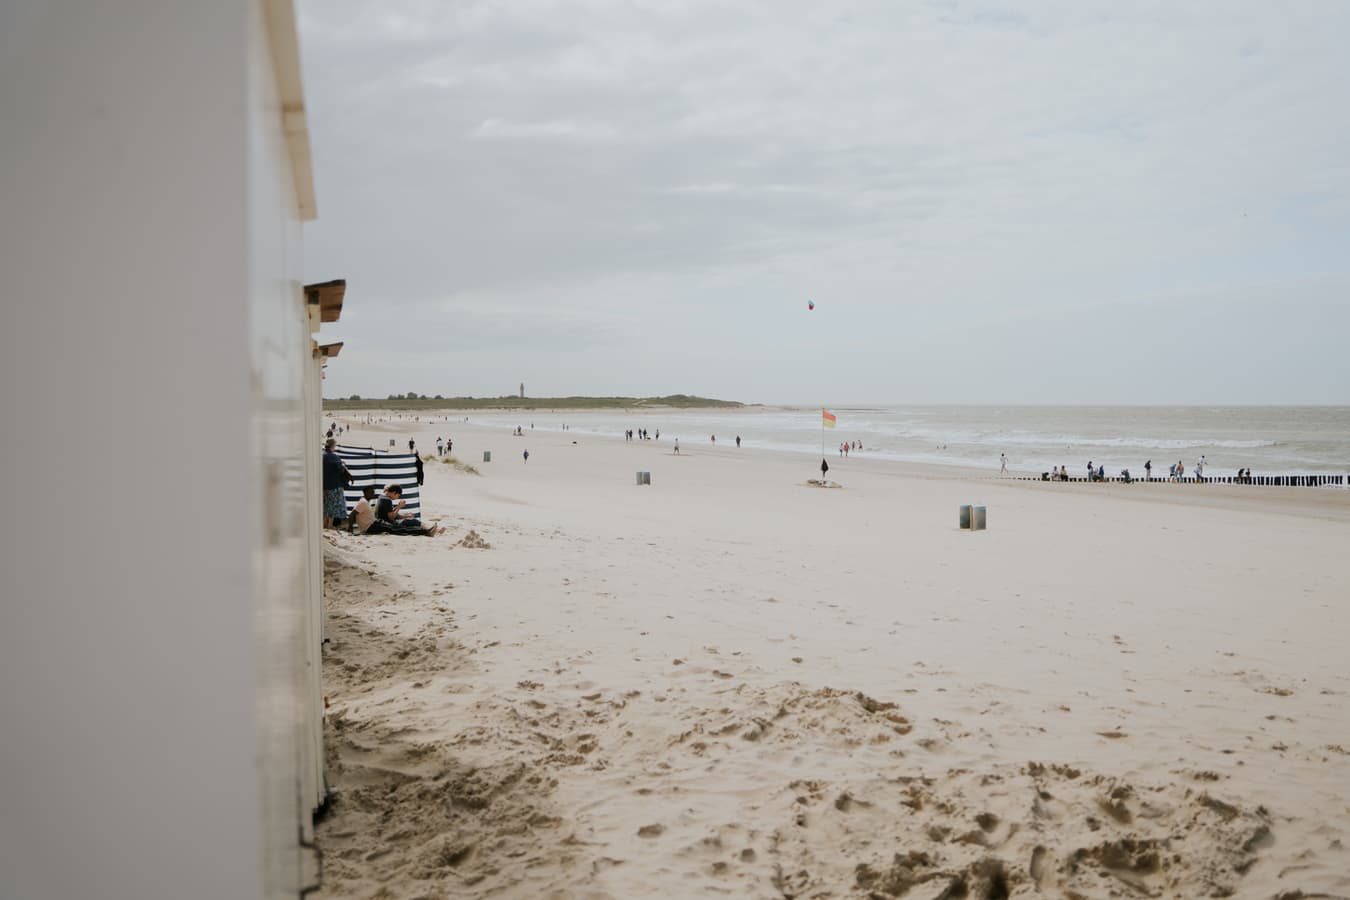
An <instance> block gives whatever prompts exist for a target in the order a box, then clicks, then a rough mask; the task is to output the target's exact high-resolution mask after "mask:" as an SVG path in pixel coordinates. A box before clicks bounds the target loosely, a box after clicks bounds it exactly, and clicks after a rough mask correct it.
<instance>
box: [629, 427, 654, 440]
mask: <svg viewBox="0 0 1350 900" xmlns="http://www.w3.org/2000/svg"><path fill="white" fill-rule="evenodd" d="M623 439H624V440H625V441H633V440H637V441H650V440H652V439H653V438H652V435H651V434H649V433H648V432H647V429H645V428H637V429H633V428H630V429H628V430H627V431H625V432H624V433H623ZM655 439H656V440H658V441H659V440H661V429H659V428H658V429H656V438H655Z"/></svg>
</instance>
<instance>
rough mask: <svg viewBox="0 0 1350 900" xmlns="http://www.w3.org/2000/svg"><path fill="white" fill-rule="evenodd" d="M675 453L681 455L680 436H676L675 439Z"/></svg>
mask: <svg viewBox="0 0 1350 900" xmlns="http://www.w3.org/2000/svg"><path fill="white" fill-rule="evenodd" d="M675 455H676V456H679V455H680V439H679V438H676V439H675Z"/></svg>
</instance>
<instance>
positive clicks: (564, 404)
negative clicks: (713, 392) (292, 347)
mask: <svg viewBox="0 0 1350 900" xmlns="http://www.w3.org/2000/svg"><path fill="white" fill-rule="evenodd" d="M744 405H745V404H744V403H738V402H736V401H735V400H713V399H711V398H709V397H694V396H692V395H690V394H671V395H669V396H667V397H441V396H435V397H428V396H426V395H420V396H419V395H417V394H400V395H397V396H392V397H385V398H384V399H379V400H377V399H375V398H373V397H370V398H363V397H360V396H357V395H352V396H351V397H339V398H334V399H325V400H324V401H323V408H324V409H326V410H339V409H394V410H406V409H419V410H420V409H640V408H642V407H665V408H671V407H673V408H676V409H703V408H719V409H730V408H735V407H740V406H744Z"/></svg>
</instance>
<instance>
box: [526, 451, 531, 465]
mask: <svg viewBox="0 0 1350 900" xmlns="http://www.w3.org/2000/svg"><path fill="white" fill-rule="evenodd" d="M529 461H530V451H528V450H526V451H525V462H527V463H528V462H529Z"/></svg>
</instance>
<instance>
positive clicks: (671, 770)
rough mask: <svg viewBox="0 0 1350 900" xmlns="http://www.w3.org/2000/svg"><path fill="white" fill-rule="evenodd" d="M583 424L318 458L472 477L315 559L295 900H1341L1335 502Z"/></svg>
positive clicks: (1349, 823) (1345, 681)
mask: <svg viewBox="0 0 1350 900" xmlns="http://www.w3.org/2000/svg"><path fill="white" fill-rule="evenodd" d="M344 421H349V422H355V421H357V419H356V417H354V416H353V417H350V418H345V419H344ZM615 422H616V425H615V431H616V436H615V437H613V438H610V439H600V438H595V437H591V436H586V437H578V436H576V435H575V434H570V433H567V432H562V431H558V430H550V431H548V432H547V433H545V432H544V431H542V430H541V431H528V430H527V431H526V434H525V436H524V437H513V436H511V435H510V434H509V433H508V431H507V430H506V429H504V428H499V427H495V428H490V429H489V428H485V427H480V426H475V425H471V424H470V425H465V424H461V423H452V424H450V425H445V424H442V423H420V424H419V423H413V422H407V421H405V422H401V423H396V424H389V425H383V426H377V427H375V428H369V429H363V428H362V427H361V426H359V425H358V426H357V427H356V428H355V430H354V431H353V432H351V433H350V434H348V435H345V436H344V438H343V440H344V441H347V442H351V443H358V444H371V445H375V446H381V445H384V444H387V443H388V438H389V437H396V438H397V439H398V444H399V446H400V447H405V446H406V443H407V438H408V437H409V436H412V437H415V438H416V439H417V443H418V446H419V449H421V450H422V451H423V452H424V453H426V452H431V451H432V449H433V448H434V444H435V437H436V435H437V434H438V433H449V434H453V437H454V441H455V456H456V457H458V458H459V459H460V460H463V461H465V462H466V463H470V464H472V465H473V466H474V467H476V469H477V470H478V474H474V473H472V472H468V471H464V470H463V469H461V468H456V467H453V466H451V465H449V464H442V463H439V462H428V463H427V464H426V485H425V488H424V494H423V506H424V518H425V519H440V520H441V522H442V524H443V525H445V526H446V529H447V530H446V533H445V534H443V535H441V536H439V537H434V538H407V537H394V536H381V537H370V536H357V535H351V534H347V533H338V532H327V533H326V535H325V540H326V545H325V550H326V563H325V578H326V598H327V604H328V610H327V612H328V621H327V629H326V634H327V637H328V643H327V645H326V656H325V659H324V673H323V677H324V684H325V692H326V694H327V702H328V710H327V714H326V728H327V748H328V755H329V769H328V772H329V781H330V787H331V789H332V800H331V804H330V807H329V809H328V811H327V813H326V816H325V817H324V818H323V819H322V820H321V821H320V823H319V825H318V827H317V840H318V844H319V847H320V848H321V850H322V852H323V870H324V874H323V888H322V891H321V892H320V893H319V894H318V896H320V897H325V898H339V897H344V898H345V897H359V898H441V897H549V898H602V897H614V898H625V897H648V896H651V897H658V896H659V897H702V896H730V897H755V898H758V897H765V898H770V897H803V898H824V897H831V898H840V897H864V898H889V897H909V898H923V900H933V898H960V897H969V898H1001V897H1033V896H1046V897H1064V898H1097V897H1210V896H1216V897H1217V896H1233V897H1254V898H1255V897H1262V898H1275V897H1279V898H1284V900H1293V898H1298V897H1346V896H1350V849H1347V847H1346V844H1347V842H1350V703H1348V701H1350V667H1348V666H1347V665H1346V663H1345V659H1346V654H1345V649H1344V643H1345V638H1346V635H1347V634H1350V602H1348V601H1350V556H1347V554H1346V548H1347V546H1350V491H1343V490H1317V489H1280V488H1266V489H1255V488H1242V487H1221V486H1213V485H1202V486H1179V485H1171V484H1135V485H1086V484H1051V483H1040V482H1024V481H1012V480H1001V479H998V478H996V477H994V476H993V474H992V471H991V472H973V471H972V472H963V471H958V470H938V469H932V468H922V467H918V466H913V465H903V464H899V463H888V462H882V461H878V460H870V459H868V457H867V455H866V453H862V454H859V455H854V456H853V457H852V458H850V459H847V460H845V459H840V458H839V457H838V455H837V454H835V453H831V454H830V456H829V462H830V466H831V471H830V478H831V479H832V480H833V481H835V482H837V483H838V484H839V485H840V486H839V487H838V488H831V489H821V488H816V487H811V486H808V484H807V481H808V479H811V478H814V477H819V470H818V466H819V460H818V459H814V458H812V457H804V456H795V455H791V454H786V453H773V452H766V451H761V450H757V449H756V448H754V447H752V446H746V447H742V448H740V449H737V448H736V447H734V446H729V445H728V443H729V442H727V441H726V440H725V439H723V440H719V442H718V444H717V445H716V447H713V446H711V445H710V444H709V443H708V440H707V435H692V434H691V435H679V437H680V439H681V440H680V444H681V452H680V454H679V455H678V456H675V455H673V454H672V446H671V438H673V437H675V435H673V434H670V433H669V432H663V435H662V440H661V441H660V442H653V441H635V442H632V443H628V442H625V441H624V440H622V438H621V437H619V436H618V433H619V432H620V431H621V429H622V428H623V427H625V425H624V424H622V419H621V417H619V416H616V419H615ZM525 449H528V450H529V452H530V457H529V461H528V463H525V462H524V461H523V459H522V452H523V451H524V450H525ZM484 450H491V451H492V456H493V461H492V462H490V463H484V462H482V461H481V460H482V455H483V451H484ZM639 470H645V471H650V472H651V476H652V484H651V485H650V486H637V485H635V483H634V481H635V479H634V473H635V472H636V471H639ZM962 503H978V504H985V505H987V506H988V509H989V529H988V531H986V532H982V533H968V532H962V531H960V530H959V529H958V528H957V508H958V505H959V504H962Z"/></svg>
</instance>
